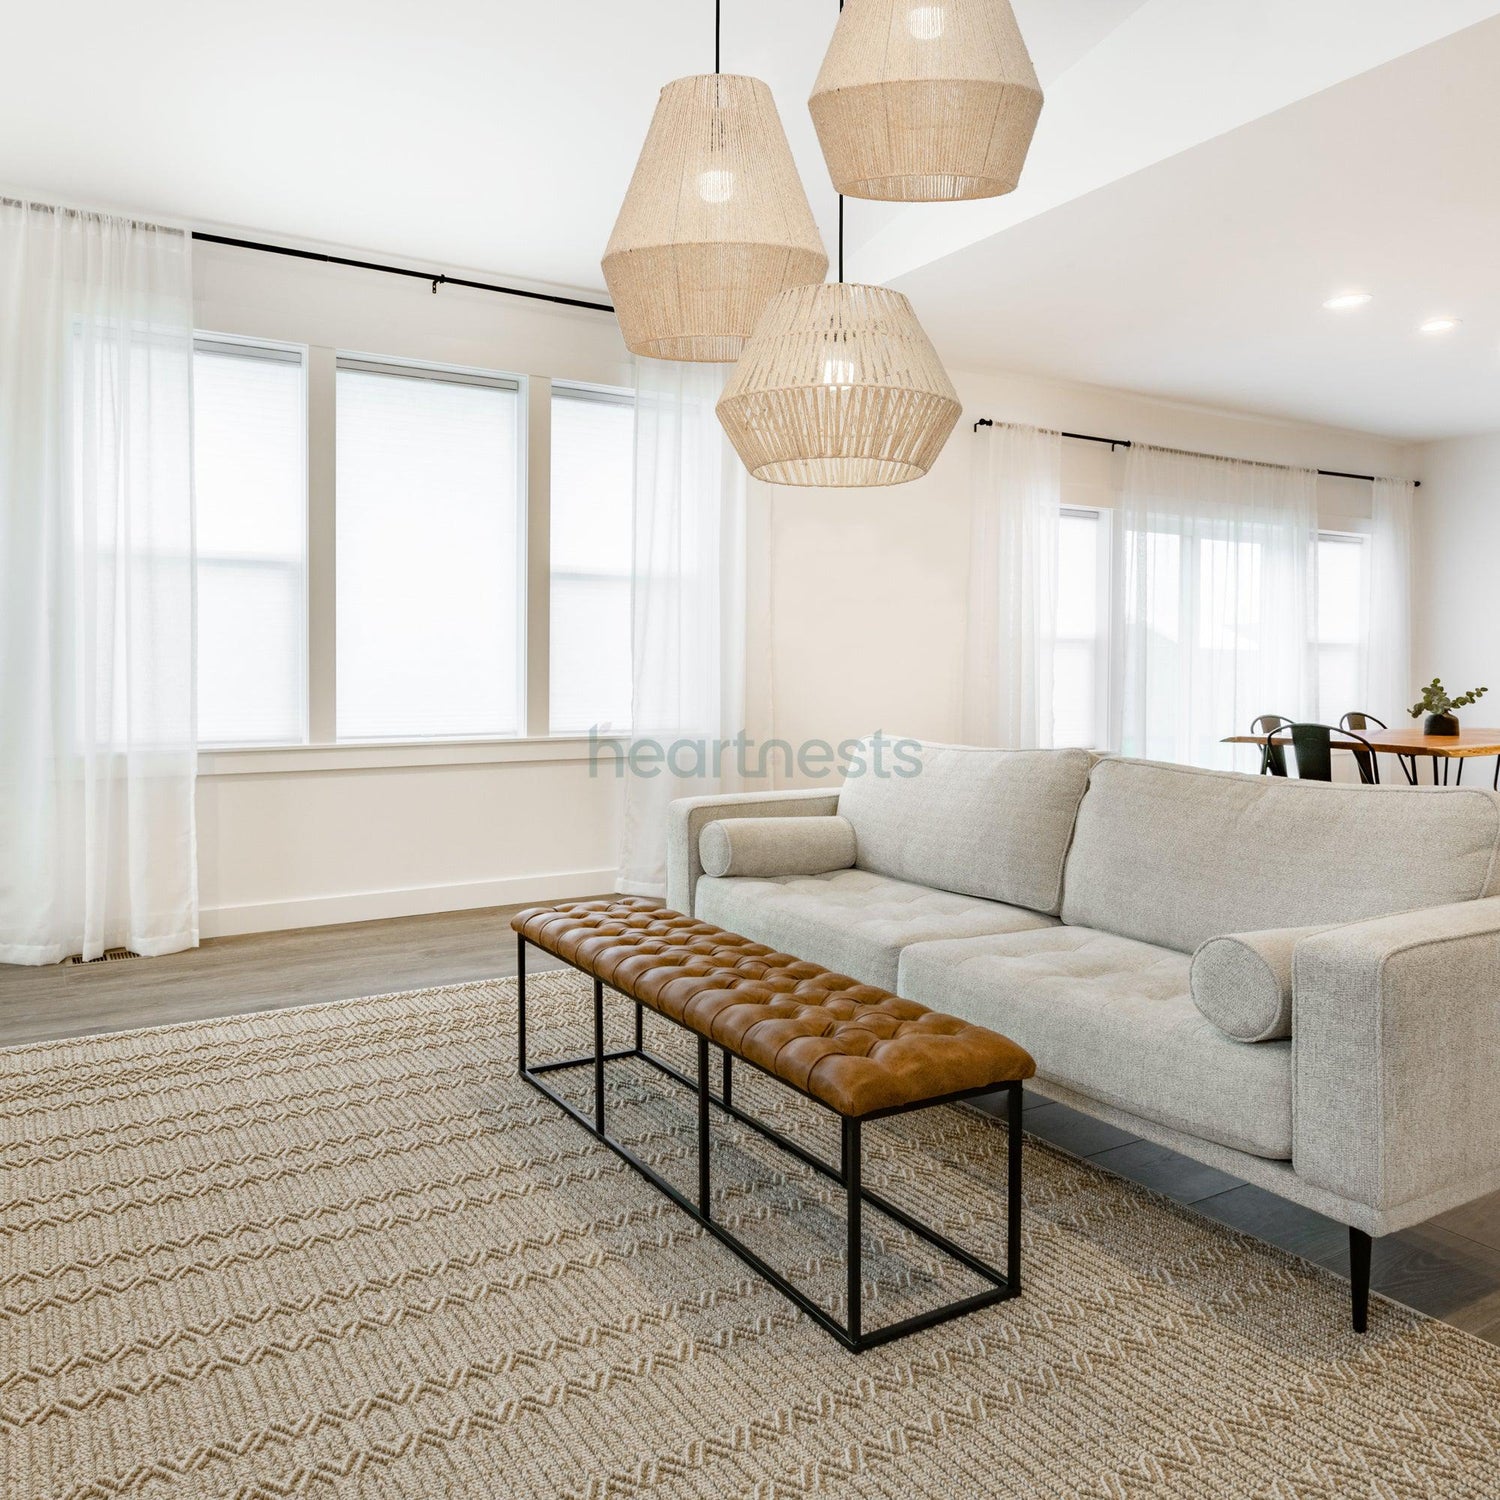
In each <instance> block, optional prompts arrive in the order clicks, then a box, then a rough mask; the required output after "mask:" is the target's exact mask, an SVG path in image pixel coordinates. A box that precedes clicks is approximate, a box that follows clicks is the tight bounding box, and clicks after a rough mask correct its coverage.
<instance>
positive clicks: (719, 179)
mask: <svg viewBox="0 0 1500 1500" xmlns="http://www.w3.org/2000/svg"><path fill="white" fill-rule="evenodd" d="M698 196H699V197H700V198H701V199H702V200H703V201H704V202H705V203H728V202H729V200H730V199H731V198H732V197H734V173H733V172H731V171H729V170H727V169H726V168H724V167H710V168H709V170H708V171H706V172H700V173H699V174H698Z"/></svg>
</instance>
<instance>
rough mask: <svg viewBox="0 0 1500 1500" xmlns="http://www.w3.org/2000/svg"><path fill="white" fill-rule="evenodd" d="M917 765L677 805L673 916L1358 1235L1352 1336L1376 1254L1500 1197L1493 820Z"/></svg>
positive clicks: (1022, 756)
mask: <svg viewBox="0 0 1500 1500" xmlns="http://www.w3.org/2000/svg"><path fill="white" fill-rule="evenodd" d="M918 759H919V760H920V772H919V773H917V774H907V775H901V774H896V775H889V776H875V775H871V774H866V775H864V776H861V777H857V778H850V779H848V780H846V781H845V783H844V784H843V786H842V787H840V788H838V789H837V790H830V791H821V790H820V791H797V792H773V793H762V794H750V795H744V796H727V797H704V798H690V799H685V800H682V801H678V802H675V803H673V804H672V807H671V810H670V828H669V858H668V890H667V902H668V905H670V906H672V907H674V908H675V909H677V910H680V911H684V912H689V913H692V914H693V915H696V916H698V917H701V918H703V919H704V920H706V921H711V922H714V923H716V924H717V925H719V926H721V927H725V928H728V929H731V930H732V931H735V932H739V933H743V934H744V935H745V936H747V937H751V938H754V939H755V940H757V941H759V942H763V943H767V944H769V945H770V946H772V947H774V948H777V949H778V950H780V951H782V952H785V953H790V954H793V955H795V956H797V957H800V958H806V959H809V960H812V961H814V962H817V963H820V964H824V965H826V966H827V967H829V968H833V969H837V970H840V971H842V972H844V973H847V974H851V975H853V976H854V977H855V978H858V979H862V980H865V981H866V982H868V983H871V984H878V985H881V986H884V987H887V988H890V989H894V990H896V991H897V992H899V993H900V994H902V995H905V996H908V997H909V998H911V999H913V1000H917V1001H920V1002H921V1003H922V1004H924V1005H928V1006H931V1007H933V1008H935V1009H938V1010H943V1011H947V1012H950V1013H951V1014H954V1015H957V1016H960V1017H962V1018H964V1019H965V1020H969V1021H974V1022H978V1023H979V1024H982V1025H985V1026H989V1027H992V1028H994V1029H995V1030H998V1031H1001V1032H1003V1033H1005V1034H1006V1035H1007V1036H1009V1037H1011V1038H1013V1039H1014V1040H1015V1041H1017V1042H1019V1043H1020V1044H1021V1045H1022V1046H1024V1047H1025V1048H1026V1049H1027V1050H1028V1051H1030V1052H1031V1053H1032V1054H1033V1055H1034V1056H1035V1058H1036V1060H1037V1067H1038V1073H1037V1078H1036V1087H1037V1088H1038V1090H1039V1091H1040V1092H1041V1093H1043V1094H1045V1095H1047V1096H1049V1097H1051V1098H1054V1099H1057V1100H1060V1101H1062V1102H1065V1103H1067V1104H1070V1105H1072V1106H1074V1107H1075V1108H1077V1109H1080V1110H1084V1111H1086V1112H1087V1113H1089V1114H1091V1115H1094V1116H1097V1117H1098V1118H1100V1119H1103V1120H1106V1121H1108V1122H1110V1123H1112V1124H1114V1125H1118V1126H1120V1127H1122V1128H1124V1129H1126V1130H1129V1131H1131V1132H1133V1133H1135V1134H1137V1135H1140V1136H1144V1137H1146V1138H1147V1139H1149V1140H1153V1141H1157V1142H1159V1143H1161V1144H1163V1145H1166V1146H1170V1147H1172V1148H1174V1149H1176V1150H1178V1151H1181V1152H1183V1153H1184V1154H1186V1155H1188V1156H1191V1157H1194V1158H1196V1159H1197V1160H1199V1161H1203V1162H1206V1163H1208V1164H1210V1165H1212V1166H1215V1167H1219V1168H1221V1169H1223V1170H1225V1171H1228V1172H1232V1173H1234V1174H1235V1175H1237V1176H1239V1177H1241V1178H1244V1179H1246V1180H1247V1181H1250V1182H1254V1183H1258V1184H1259V1185H1260V1186H1262V1187H1264V1188H1268V1189H1270V1190H1271V1191H1272V1192H1275V1193H1279V1194H1281V1195H1282V1196H1284V1197H1286V1198H1289V1199H1291V1200H1293V1201H1295V1202H1297V1203H1301V1204H1304V1205H1306V1206H1308V1207H1310V1208H1313V1209H1316V1210H1317V1211H1319V1212H1321V1213H1324V1214H1327V1215H1330V1216H1332V1217H1334V1218H1336V1219H1338V1220H1339V1221H1341V1222H1343V1223H1345V1224H1348V1225H1349V1226H1350V1230H1351V1261H1352V1267H1353V1277H1352V1279H1353V1281H1354V1296H1355V1322H1356V1326H1360V1327H1362V1326H1363V1322H1364V1313H1363V1309H1364V1303H1365V1300H1366V1297H1367V1287H1368V1257H1369V1238H1368V1237H1369V1236H1371V1235H1379V1234H1386V1233H1390V1232H1392V1231H1395V1230H1398V1229H1401V1228H1404V1227H1406V1226H1408V1225H1411V1224H1414V1223H1417V1222H1419V1221H1421V1220H1423V1219H1425V1218H1428V1217H1430V1216H1431V1215H1433V1214H1435V1213H1439V1212H1441V1211H1443V1210H1444V1209H1446V1208H1450V1207H1453V1206H1456V1205H1457V1204H1459V1203H1463V1202H1466V1201H1468V1200H1469V1199H1471V1198H1474V1197H1478V1196H1480V1195H1482V1194H1484V1193H1487V1192H1489V1191H1492V1190H1494V1189H1496V1188H1500V896H1497V892H1500V798H1497V797H1496V796H1495V795H1494V794H1493V793H1490V792H1486V791H1480V790H1463V789H1457V788H1409V787H1364V786H1355V785H1341V784H1332V785H1330V784H1326V783H1315V782H1300V781H1295V780H1283V779H1279V778H1270V777H1257V776H1241V775H1235V774H1229V773H1220V772H1213V771H1202V770H1196V769H1192V768H1188V767H1184V766H1175V765H1161V764H1156V763H1153V762H1148V761H1135V760H1127V759H1121V758H1100V757H1096V756H1094V755H1091V754H1090V753H1088V752H1086V751H1081V750H1059V751H1015V752H1006V751H998V750H984V749H974V748H968V747H961V746H945V745H924V746H922V747H921V750H920V753H919V756H918ZM807 819H816V820H820V822H819V823H817V824H807V823H806V822H805V820H807ZM834 819H838V820H841V826H840V827H839V828H837V829H834V828H832V827H831V826H825V825H828V824H829V820H834ZM750 820H770V821H767V822H764V823H763V824H760V823H752V822H751V821H750ZM710 825H719V826H718V827H716V828H715V831H714V834H713V835H711V836H710V837H709V838H707V839H706V838H705V829H707V828H708V827H709V826H710ZM815 835H816V836H815ZM705 850H707V852H708V855H709V868H708V869H705V864H704V852H705ZM830 865H833V866H836V867H832V868H830V867H829V866H830ZM778 867H779V868H780V869H782V870H784V871H787V872H797V873H784V874H773V873H767V872H768V871H771V870H775V869H777V868H778ZM741 868H743V869H747V870H752V871H754V872H755V873H751V874H738V873H736V870H737V869H741Z"/></svg>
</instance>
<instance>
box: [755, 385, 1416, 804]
mask: <svg viewBox="0 0 1500 1500" xmlns="http://www.w3.org/2000/svg"><path fill="white" fill-rule="evenodd" d="M953 375H954V382H955V384H956V385H957V387H958V390H959V394H960V396H961V398H962V399H963V402H964V414H963V417H962V419H961V421H960V424H959V427H958V430H957V431H956V432H955V433H954V435H953V438H952V440H951V441H950V442H949V444H948V447H947V448H946V449H945V450H944V453H943V455H942V457H941V458H940V459H939V460H938V463H937V464H936V465H935V466H934V468H933V471H932V473H930V474H929V475H928V476H927V477H926V478H925V479H921V480H917V481H915V482H914V483H911V484H905V485H897V486H894V487H892V488H889V489H884V490H858V491H838V490H789V489H782V490H777V491H773V492H772V494H773V500H772V527H771V529H772V537H773V548H774V561H773V567H772V577H773V580H774V582H773V588H774V594H773V602H772V625H773V638H774V641H775V661H774V668H773V670H774V682H775V702H776V713H775V724H774V732H775V734H776V735H778V736H779V737H781V738H783V739H788V740H791V741H792V742H793V743H794V744H795V743H796V742H798V741H800V740H802V739H824V740H828V741H830V742H831V743H834V744H837V743H838V742H839V741H840V740H844V739H848V738H851V737H858V736H860V735H864V734H867V733H869V732H870V731H871V730H872V729H875V728H880V729H884V730H886V731H887V732H888V733H893V734H910V735H914V736H917V737H920V738H927V739H936V740H955V739H957V738H958V737H959V724H960V699H959V694H960V677H961V670H962V659H963V643H964V616H965V610H966V606H967V590H968V566H969V495H968V479H969V463H970V457H971V454H972V451H973V445H974V443H975V442H976V441H982V439H976V438H975V436H974V434H973V423H974V421H975V419H976V418H979V417H990V418H992V419H995V420H997V421H1012V422H1026V423H1031V424H1034V425H1037V426H1044V427H1058V428H1062V429H1063V430H1066V431H1070V432H1085V433H1093V434H1096V435H1099V436H1104V437H1121V438H1131V439H1135V440H1137V441H1142V442H1149V443H1159V444H1162V445H1164V446H1167V447H1178V448H1188V449H1196V450H1201V451H1204V452H1208V453H1216V454H1224V455H1226V456H1230V457H1238V458H1250V459H1260V460H1263V461H1266V462H1273V463H1287V464H1307V465H1310V466H1312V467H1315V468H1327V469H1343V470H1348V471H1352V472H1355V473H1363V474H1370V473H1381V474H1393V475H1411V476H1412V477H1416V471H1415V469H1414V468H1413V463H1414V461H1415V458H1416V455H1415V454H1414V453H1413V451H1412V450H1410V449H1407V448H1404V447H1402V446H1401V445H1399V444H1396V443H1390V442H1386V441H1383V440H1381V439H1378V438H1372V437H1369V436H1366V435H1364V434H1360V433H1352V432H1343V431H1338V430H1335V429H1331V428H1324V427H1316V426H1312V425H1302V424H1296V423H1285V422H1271V421H1266V420H1264V419H1260V418H1253V417H1246V416H1241V415H1238V414H1235V413H1229V412H1219V411H1213V410H1210V409H1207V408H1199V407H1193V406H1186V405H1182V404H1179V403H1172V402H1164V401H1157V400H1152V399H1150V398H1147V397H1141V396H1133V395H1129V394H1127V393H1124V392H1118V391H1109V390H1103V389H1100V388H1097V387H1092V386H1083V385H1070V384H1066V383H1062V382H1057V381H1049V380H1043V379H1039V378H1035V377H1031V376H1023V375H1007V374H999V373H995V372H988V373H986V372H979V371H954V372H953ZM1064 449H1065V452H1064V464H1065V467H1064V476H1063V477H1064V489H1065V495H1066V498H1068V499H1070V500H1072V501H1073V502H1074V503H1076V504H1084V505H1109V504H1111V503H1112V501H1113V493H1114V484H1113V481H1114V475H1115V472H1116V466H1118V465H1119V464H1122V463H1123V461H1124V460H1123V454H1120V455H1118V456H1116V457H1115V458H1114V459H1111V456H1110V450H1109V449H1108V448H1103V447H1098V446H1095V445H1091V444H1079V443H1068V444H1065V445H1064ZM1419 493H1422V494H1425V493H1426V491H1425V490H1423V491H1421V492H1419ZM1319 504H1320V511H1321V512H1322V515H1321V519H1322V522H1323V524H1324V525H1326V526H1338V525H1341V524H1348V523H1350V522H1357V521H1358V520H1359V519H1360V518H1361V517H1362V516H1363V517H1365V518H1367V517H1368V515H1369V486H1368V485H1365V484H1360V483H1357V482H1351V481H1344V480H1324V481H1321V483H1320V490H1319ZM792 779H793V780H795V779H796V778H792Z"/></svg>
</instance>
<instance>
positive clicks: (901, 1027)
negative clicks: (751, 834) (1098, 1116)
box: [511, 899, 1036, 1117]
mask: <svg viewBox="0 0 1500 1500" xmlns="http://www.w3.org/2000/svg"><path fill="white" fill-rule="evenodd" d="M511 926H512V927H514V928H515V930H516V931H517V932H519V933H521V934H522V935H523V936H524V937H525V938H526V939H527V940H528V941H529V942H532V943H535V944H536V945H537V947H539V948H543V949H545V950H546V951H547V952H549V953H555V954H556V955H557V956H558V957H559V958H562V959H566V960H567V961H568V962H569V963H571V964H574V965H576V966H577V967H578V968H581V969H583V970H584V971H585V972H587V973H590V974H594V975H597V976H598V977H599V978H600V979H602V980H603V981H604V982H605V983H606V984H608V985H611V986H612V987H613V988H615V989H617V990H619V991H620V992H621V993H622V994H624V995H627V996H629V997H630V998H631V999H634V1000H639V1001H641V1002H642V1004H645V1005H649V1006H650V1007H651V1008H652V1010H655V1011H658V1012H659V1013H660V1014H662V1015H664V1016H666V1017H668V1018H669V1019H670V1020H673V1021H676V1022H678V1023H679V1024H681V1025H683V1026H686V1027H687V1028H688V1029H689V1030H691V1031H695V1032H697V1033H698V1034H699V1035H700V1036H705V1037H707V1038H708V1039H709V1040H710V1041H711V1042H714V1043H716V1044H717V1045H719V1046H721V1047H724V1048H727V1049H728V1050H729V1051H731V1052H733V1053H734V1054H735V1055H736V1056H738V1057H742V1058H745V1059H746V1060H747V1061H749V1062H752V1063H755V1064H756V1065H758V1066H759V1067H762V1068H764V1069H765V1070H766V1071H767V1072H769V1073H771V1074H772V1075H773V1076H775V1077H777V1078H780V1079H781V1080H782V1081H783V1082H785V1083H789V1084H790V1085H791V1086H792V1087H793V1088H797V1089H801V1090H802V1091H803V1092H804V1093H808V1094H811V1095H812V1096H813V1097H814V1098H815V1099H818V1100H820V1101H821V1102H822V1103H824V1104H826V1105H827V1106H828V1107H829V1108H830V1109H833V1110H836V1111H837V1112H838V1113H839V1114H841V1115H848V1116H854V1117H861V1116H864V1115H868V1114H873V1113H875V1112H877V1111H879V1110H886V1109H899V1108H901V1107H902V1106H904V1105H911V1104H921V1103H924V1102H926V1101H927V1100H930V1099H940V1098H943V1097H944V1096H946V1095H949V1094H958V1093H964V1092H966V1091H968V1090H970V1089H985V1088H996V1087H999V1085H1001V1084H1002V1083H1011V1082H1014V1081H1016V1080H1017V1079H1022V1078H1030V1077H1031V1075H1032V1074H1033V1073H1034V1072H1035V1069H1036V1065H1035V1064H1034V1063H1033V1062H1032V1060H1031V1058H1030V1057H1029V1056H1028V1055H1027V1054H1026V1053H1025V1052H1024V1051H1023V1050H1022V1049H1021V1048H1020V1047H1017V1046H1016V1045H1015V1043H1014V1042H1011V1041H1009V1040H1007V1039H1006V1038H1005V1037H1003V1036H998V1035H996V1033H994V1032H993V1031H988V1030H986V1029H984V1028H983V1027H980V1026H972V1025H970V1024H968V1023H967V1022H964V1021H960V1020H958V1019H956V1018H955V1017H953V1016H947V1015H942V1014H939V1013H938V1012H936V1011H931V1010H928V1009H926V1008H925V1007H924V1006H921V1005H916V1004H914V1003H913V1002H912V1001H910V1000H902V999H899V998H898V997H897V996H895V995H892V994H890V993H889V992H888V991H886V990H883V989H879V988H877V987H876V986H874V985H867V984H859V983H857V982H856V981H855V980H853V979H850V978H848V977H847V976H846V975H843V974H834V973H831V972H830V971H829V970H827V969H824V968H822V967H821V966H820V965H818V964H812V963H806V962H804V961H802V960H800V959H795V958H790V957H788V956H787V955H786V954H784V953H777V952H776V951H775V950H774V949H771V948H768V947H766V946H765V945H764V944H761V943H752V942H751V941H750V940H749V939H748V938H742V937H739V936H737V935H736V934H735V933H732V932H724V931H722V930H721V929H720V928H718V927H715V926H713V925H712V924H711V923H708V922H698V921H694V920H693V918H691V917H685V916H683V915H682V914H681V913H680V912H675V911H668V910H665V909H664V908H662V907H658V906H656V905H654V904H653V903H651V902H648V901H640V900H629V899H627V900H620V901H572V902H567V903H564V904H563V905H561V906H550V907H534V908H532V909H531V910H528V911H523V912H520V913H518V914H517V915H516V916H515V917H513V918H512V919H511Z"/></svg>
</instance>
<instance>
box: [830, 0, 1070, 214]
mask: <svg viewBox="0 0 1500 1500" xmlns="http://www.w3.org/2000/svg"><path fill="white" fill-rule="evenodd" d="M808 103H809V107H810V108H811V110H812V117H813V124H814V125H815V126H816V127H817V131H818V139H819V141H821V142H822V146H823V155H824V157H825V158H826V159H827V162H828V170H829V173H830V174H831V175H832V177H833V181H834V185H835V186H836V187H837V188H838V190H839V191H840V192H841V193H847V194H849V195H850V197H854V198H883V199H887V200H891V201H895V202H901V203H937V202H948V201H951V200H954V199H960V198H995V197H999V196H1000V195H1001V194H1002V193H1009V192H1011V191H1013V190H1014V188H1015V186H1016V184H1017V182H1019V181H1020V177H1021V168H1022V167H1023V166H1024V165H1025V162H1026V153H1027V151H1028V150H1029V149H1030V146H1031V137H1032V134H1033V132H1034V131H1035V130H1036V122H1037V117H1038V115H1039V114H1040V113H1041V109H1042V89H1041V85H1040V84H1039V83H1038V82H1037V76H1036V69H1035V68H1034V67H1033V66H1032V63H1031V56H1030V54H1029V53H1028V52H1027V50H1026V43H1025V41H1024V40H1023V39H1022V37H1021V30H1020V27H1019V26H1017V25H1016V17H1015V13H1014V12H1013V11H1012V10H1011V7H1010V4H1009V0H849V3H848V8H847V9H845V10H843V12H842V14H841V15H840V16H839V21H838V25H837V26H836V27H835V28H834V33H833V41H832V42H831V43H830V44H829V48H828V54H827V56H826V57H825V58H824V59H823V67H822V69H821V71H820V72H819V74H818V79H817V82H816V83H815V84H814V86H813V92H812V98H811V99H810V100H809V101H808Z"/></svg>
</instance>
